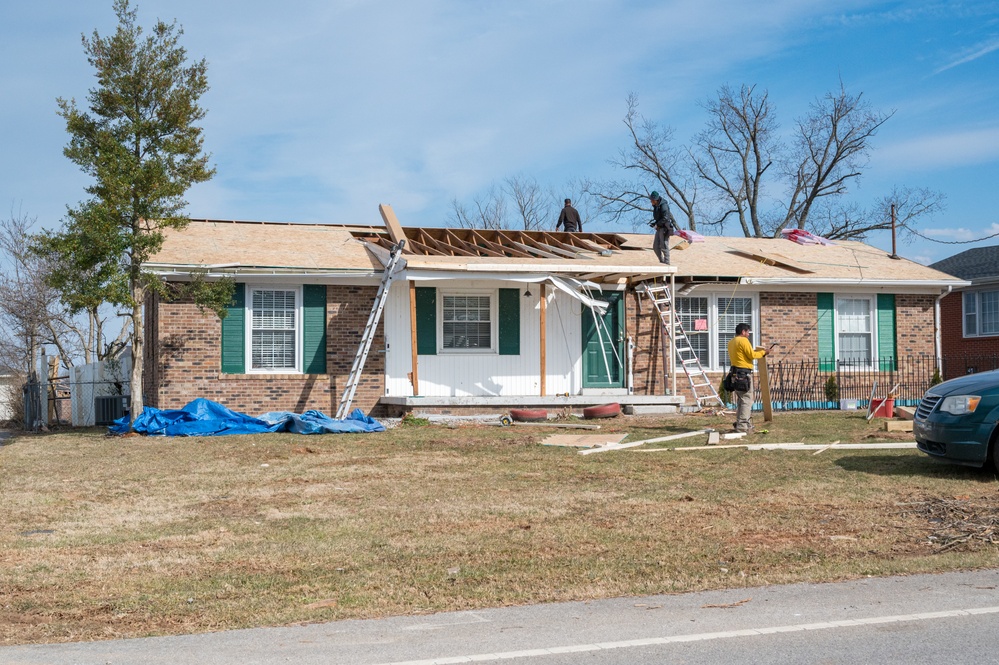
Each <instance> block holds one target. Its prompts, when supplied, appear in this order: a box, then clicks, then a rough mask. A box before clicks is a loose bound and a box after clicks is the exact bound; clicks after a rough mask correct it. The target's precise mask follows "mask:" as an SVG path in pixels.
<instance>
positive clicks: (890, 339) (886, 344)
mask: <svg viewBox="0 0 999 665" xmlns="http://www.w3.org/2000/svg"><path fill="white" fill-rule="evenodd" d="M877 353H878V367H879V368H880V369H881V371H882V372H887V371H892V370H896V369H898V359H897V358H896V357H895V294H893V293H879V294H878V350H877Z"/></svg>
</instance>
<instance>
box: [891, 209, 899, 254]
mask: <svg viewBox="0 0 999 665" xmlns="http://www.w3.org/2000/svg"><path fill="white" fill-rule="evenodd" d="M891 258H893V259H898V258H899V256H898V254H897V253H896V251H895V204H894V203H892V204H891Z"/></svg>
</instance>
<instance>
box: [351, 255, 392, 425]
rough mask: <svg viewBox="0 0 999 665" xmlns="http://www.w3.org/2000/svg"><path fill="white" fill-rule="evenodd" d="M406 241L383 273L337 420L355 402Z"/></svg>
mask: <svg viewBox="0 0 999 665" xmlns="http://www.w3.org/2000/svg"><path fill="white" fill-rule="evenodd" d="M405 244H406V241H405V240H400V241H399V244H397V245H396V246H395V247H393V248H392V253H391V254H390V255H389V261H388V263H387V264H386V265H385V269H384V270H383V271H382V281H381V284H379V285H378V295H376V296H375V305H374V307H372V308H371V314H369V315H368V323H367V325H365V326H364V333H363V334H362V335H361V345H360V346H359V347H358V348H357V355H355V356H354V364H353V365H352V366H351V368H350V374H349V375H348V376H347V383H346V384H344V387H343V393H342V394H341V395H340V406H339V407H338V408H337V410H336V419H337V420H343V419H344V418H346V417H347V413H348V412H349V411H350V404H351V402H353V401H354V391H356V390H357V384H358V383H360V381H361V370H363V369H364V363H365V361H366V360H367V359H368V351H370V350H371V342H372V340H373V339H374V338H375V329H376V328H378V321H380V320H381V318H382V310H383V309H385V301H386V300H388V293H389V286H390V285H391V284H392V280H393V279H394V278H395V269H396V264H398V263H399V259H400V258H401V257H402V248H403V246H405Z"/></svg>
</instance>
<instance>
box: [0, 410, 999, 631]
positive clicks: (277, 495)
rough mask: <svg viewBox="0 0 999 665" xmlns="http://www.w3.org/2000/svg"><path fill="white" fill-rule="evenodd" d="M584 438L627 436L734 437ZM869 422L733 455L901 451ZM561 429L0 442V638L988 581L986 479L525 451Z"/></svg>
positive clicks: (925, 467)
mask: <svg viewBox="0 0 999 665" xmlns="http://www.w3.org/2000/svg"><path fill="white" fill-rule="evenodd" d="M756 420H757V424H758V425H762V423H761V422H760V417H759V416H756ZM601 424H602V425H603V428H604V429H603V430H602V431H621V432H628V433H629V439H627V440H636V439H645V438H650V437H654V436H663V435H667V434H671V433H677V432H681V431H687V430H691V429H699V428H702V427H706V426H716V427H719V428H722V427H724V426H725V425H726V424H728V420H727V419H724V418H719V417H710V416H701V415H691V416H676V417H670V418H663V417H655V418H652V417H619V418H616V419H613V420H609V421H603V422H602V423H601ZM879 424H880V423H879V422H878V421H877V420H875V421H872V422H867V421H866V419H865V418H864V416H863V414H862V413H861V414H857V413H840V412H816V413H805V414H784V413H778V414H776V416H775V419H774V422H773V423H772V424H768V428H769V430H770V431H769V433H760V434H755V435H753V436H752V437H751V439H750V441H753V442H760V441H769V442H782V441H805V442H810V443H831V442H832V441H834V440H840V441H842V442H843V443H847V442H861V441H877V440H900V439H901V440H911V434H897V433H887V432H881V431H880V430H879V429H878V427H879ZM572 431H574V430H564V429H559V430H555V429H550V428H540V427H492V426H485V425H461V426H452V427H448V426H443V425H431V426H400V427H397V428H394V429H391V430H389V431H387V432H384V433H379V434H361V435H329V436H312V437H306V436H296V435H286V434H272V435H261V436H230V437H207V438H189V439H164V438H145V437H123V438H112V437H107V436H104V435H103V433H102V432H98V431H96V430H91V431H85V432H79V431H70V432H60V433H50V434H44V435H25V436H18V437H16V438H15V439H13V440H11V441H9V442H8V444H7V445H5V446H3V447H2V448H0V500H2V508H0V511H2V514H3V528H2V531H0V625H2V626H4V631H3V632H2V635H3V643H5V644H17V643H30V642H52V641H69V640H92V639H105V638H119V637H136V636H144V635H163V634H176V633H188V632H201V631H212V630H221V629H230V628H241V627H250V626H265V625H287V624H293V623H299V622H314V621H326V620H333V619H345V618H364V617H379V616H386V615H393V614H413V613H426V612H435V611H441V610H460V609H471V608H481V607H491V606H502V605H511V604H522V603H542V602H553V601H566V600H580V599H589V598H605V597H613V596H625V595H640V594H658V593H675V592H684V591H692V590H700V589H710V588H723V587H740V586H750V585H761V584H775V583H785V582H798V581H809V582H818V581H828V580H839V579H846V578H854V577H859V576H865V575H891V574H904V573H913V572H932V571H944V570H954V569H962V568H974V567H983V566H995V565H996V564H997V553H999V550H997V546H996V544H995V542H994V540H995V539H994V538H993V529H994V528H995V522H994V520H995V516H996V515H999V509H997V508H999V501H997V499H996V489H997V481H996V478H995V476H994V474H992V473H988V472H984V471H979V470H974V469H966V468H961V467H953V466H945V465H941V464H937V463H935V462H933V461H932V460H930V459H928V458H927V457H926V456H924V455H922V454H921V453H918V452H917V451H915V450H862V451H837V450H835V449H831V450H826V451H824V452H822V453H821V454H814V453H813V452H812V451H805V452H788V451H747V450H745V449H719V450H707V451H686V452H679V451H664V452H655V453H647V452H641V451H642V450H643V449H644V448H646V447H639V448H636V449H631V450H622V451H615V452H605V453H600V454H595V455H586V456H584V455H579V454H577V452H576V450H574V449H572V448H558V447H550V446H542V445H539V443H540V442H541V441H542V440H543V439H544V438H545V437H547V436H549V435H551V434H554V433H563V434H564V433H568V432H572ZM705 438H706V437H697V438H690V439H683V440H680V441H677V442H673V443H671V444H669V445H684V446H695V445H703V443H704V439H705ZM664 445H665V444H664ZM647 447H653V446H647ZM969 516H970V517H969ZM990 525H991V526H990Z"/></svg>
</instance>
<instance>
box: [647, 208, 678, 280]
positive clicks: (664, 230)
mask: <svg viewBox="0 0 999 665" xmlns="http://www.w3.org/2000/svg"><path fill="white" fill-rule="evenodd" d="M649 201H651V202H652V221H651V222H649V226H651V227H654V228H655V230H656V237H655V239H654V240H653V241H652V251H653V252H655V253H656V256H657V257H659V262H660V263H665V264H666V265H669V237H670V236H671V235H673V227H674V226H675V225H676V220H675V219H673V213H671V212H670V211H669V206H668V205H666V201H665V200H664V199H663V197H661V196H659V192H652V193H651V194H649Z"/></svg>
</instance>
